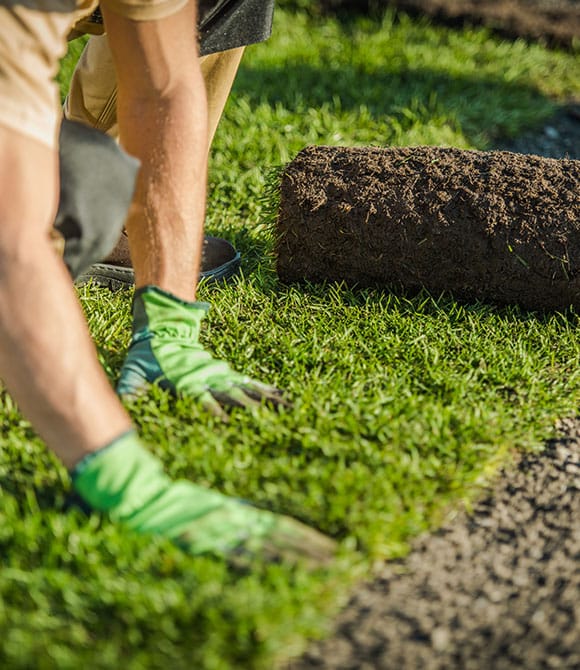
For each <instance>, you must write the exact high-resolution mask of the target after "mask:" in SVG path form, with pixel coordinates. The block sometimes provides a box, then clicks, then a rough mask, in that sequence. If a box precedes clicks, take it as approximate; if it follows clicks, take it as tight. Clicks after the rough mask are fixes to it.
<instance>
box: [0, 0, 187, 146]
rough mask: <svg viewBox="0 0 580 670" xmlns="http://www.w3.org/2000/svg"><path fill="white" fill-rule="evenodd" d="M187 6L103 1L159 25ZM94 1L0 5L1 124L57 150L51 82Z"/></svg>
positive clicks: (176, 0)
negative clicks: (68, 42) (72, 34)
mask: <svg viewBox="0 0 580 670" xmlns="http://www.w3.org/2000/svg"><path fill="white" fill-rule="evenodd" d="M186 3H187V0H105V2H104V3H103V2H102V3H101V4H105V5H106V6H110V7H111V8H112V9H113V10H114V11H116V12H117V13H118V14H121V15H122V16H126V17H127V18H130V19H134V20H153V19H159V18H163V17H166V16H170V15H171V14H173V13H175V12H177V11H179V10H180V9H181V8H182V7H184V6H185V4H186ZM96 5H97V2H96V0H0V124H1V125H3V126H5V127H7V128H10V129H11V130H15V131H17V132H19V133H22V134H24V135H26V136H28V137H31V138H33V139H35V140H37V141H38V142H41V143H43V144H45V145H47V146H49V147H56V145H57V142H58V128H59V124H60V118H61V116H62V111H61V108H60V103H59V96H58V89H57V86H56V83H55V81H54V78H55V76H56V74H57V71H58V66H59V59H60V58H62V56H63V55H64V54H65V53H66V38H67V35H68V34H69V32H70V30H71V27H72V26H73V25H74V24H75V23H76V22H77V21H78V20H79V19H80V18H81V17H82V16H84V15H86V14H89V13H91V12H92V11H93V10H94V8H95V7H96Z"/></svg>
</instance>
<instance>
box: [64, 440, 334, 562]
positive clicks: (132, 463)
mask: <svg viewBox="0 0 580 670" xmlns="http://www.w3.org/2000/svg"><path fill="white" fill-rule="evenodd" d="M71 476H72V481H73V486H74V488H75V490H76V491H77V493H78V494H79V495H80V496H81V498H82V499H83V500H84V501H85V502H86V503H88V504H89V506H90V507H91V508H92V509H93V510H96V511H100V512H106V513H107V514H108V515H109V517H110V518H111V519H112V520H113V521H117V522H120V523H123V524H125V525H126V526H127V527H128V528H130V529H131V530H133V531H136V532H139V533H150V534H153V535H160V536H162V537H166V538H168V539H170V540H172V541H173V542H175V543H176V544H177V545H179V546H181V547H182V548H183V549H184V550H185V551H187V552H188V553H190V554H192V555H203V554H213V555H214V556H220V557H226V558H227V559H228V560H229V561H230V562H231V563H233V564H236V565H240V566H241V565H243V564H245V563H246V562H247V560H248V559H250V558H253V557H261V558H263V559H265V560H271V561H285V562H289V563H298V562H302V563H304V564H305V565H309V566H310V567H319V566H322V565H324V564H326V563H328V562H329V561H330V560H331V558H332V556H333V554H334V553H335V549H336V545H335V543H334V542H333V541H332V540H330V539H329V538H327V537H326V536H324V535H322V534H321V533H319V532H318V531H316V530H313V529H312V528H309V527H308V526H305V525H304V524H302V523H300V522H298V521H295V520H294V519H291V518H290V517H287V516H280V515H277V514H273V513H272V512H268V511H266V510H259V509H257V508H256V507H253V506H252V505H249V504H247V503H244V502H241V501H238V500H235V499H233V498H229V497H227V496H224V495H222V494H221V493H218V492H217V491H212V490H209V489H205V488H203V487H201V486H196V485H195V484H192V483H191V482H188V481H175V482H174V481H172V480H171V479H169V477H168V476H167V475H166V474H165V473H164V472H163V469H162V465H161V463H160V462H159V461H158V460H157V459H156V458H155V457H154V456H153V455H152V454H150V453H149V452H148V451H147V450H146V449H144V447H143V446H142V444H141V442H140V440H139V438H138V437H137V435H136V433H135V432H134V431H131V432H128V433H125V434H124V435H122V436H121V437H119V438H118V439H116V440H114V441H113V442H112V443H111V444H110V445H108V446H107V447H105V448H104V449H101V450H100V451H97V452H95V453H94V454H90V455H89V456H87V457H86V458H84V459H83V460H82V461H81V462H80V463H79V464H78V465H77V466H76V468H75V469H74V470H73V472H72V473H71Z"/></svg>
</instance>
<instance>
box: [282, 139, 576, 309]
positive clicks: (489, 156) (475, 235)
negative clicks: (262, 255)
mask: <svg viewBox="0 0 580 670" xmlns="http://www.w3.org/2000/svg"><path fill="white" fill-rule="evenodd" d="M277 233H278V234H277V248H276V251H277V270H278V274H279V276H280V278H281V280H283V281H286V282H294V281H300V280H309V281H313V282H319V281H322V280H329V281H345V282H347V283H348V284H357V285H359V286H376V285H379V286H385V287H389V286H393V285H395V286H396V285H402V286H403V287H407V288H412V289H415V288H421V287H424V288H426V289H427V290H429V291H430V292H431V293H436V294H437V293H439V292H441V291H450V292H452V293H454V294H455V295H456V296H457V297H459V298H462V299H466V300H483V301H491V302H495V303H500V304H507V303H515V304H519V305H521V306H523V307H524V308H526V309H532V310H535V309H539V310H546V309H548V310H562V309H565V308H567V307H568V306H570V305H573V306H575V307H580V161H574V160H555V159H549V158H540V157H538V156H529V155H522V154H514V153H509V152H505V151H496V152H494V151H491V152H484V151H464V150H460V149H443V148H436V147H412V148H390V149H385V148H375V147H367V148H344V147H308V148H306V149H304V150H303V151H302V152H300V153H299V154H298V156H297V157H296V158H295V159H294V160H293V161H292V162H291V163H289V164H288V165H287V166H286V168H285V169H284V172H283V176H282V180H281V193H280V209H279V213H278V222H277Z"/></svg>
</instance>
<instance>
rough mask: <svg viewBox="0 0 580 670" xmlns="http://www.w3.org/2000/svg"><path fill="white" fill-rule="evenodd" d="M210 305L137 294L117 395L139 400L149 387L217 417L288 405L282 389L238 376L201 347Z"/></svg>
mask: <svg viewBox="0 0 580 670" xmlns="http://www.w3.org/2000/svg"><path fill="white" fill-rule="evenodd" d="M207 310H208V304H207V303H200V302H185V301H183V300H179V299H178V298H176V297H175V296H173V295H171V294H170V293H167V292H166V291H163V290H161V289H159V288H157V287H156V286H146V287H144V288H141V289H138V290H137V291H136V292H135V297H134V299H133V337H132V339H131V344H130V347H129V353H128V355H127V358H126V359H125V363H124V364H123V368H122V370H121V377H120V379H119V383H118V385H117V392H118V393H119V395H121V396H135V395H138V394H139V393H141V392H142V391H143V390H144V389H145V388H146V387H147V385H148V384H159V386H161V387H162V388H165V389H168V390H170V391H171V392H172V393H175V394H184V395H189V396H192V397H196V398H198V399H199V400H200V401H201V402H202V403H203V405H204V406H205V407H206V408H207V409H209V410H210V411H212V412H213V413H214V414H217V415H219V416H223V412H222V409H221V406H222V405H224V406H230V407H240V406H241V407H248V406H251V405H256V404H259V403H260V401H262V400H265V401H267V402H269V403H272V404H274V405H287V404H288V403H287V402H286V401H285V400H284V399H283V397H282V393H281V391H280V390H279V389H277V388H275V387H273V386H268V385H266V384H262V383H260V382H258V381H256V380H254V379H251V378H250V377H247V376H245V375H242V374H239V373H238V372H235V371H234V370H232V369H231V368H230V366H229V365H228V364H227V363H226V362H225V361H219V360H216V359H215V358H213V357H212V356H211V354H209V353H208V352H207V351H205V350H204V349H203V347H202V346H201V344H199V331H200V328H201V321H202V319H203V318H204V316H205V315H206V312H207Z"/></svg>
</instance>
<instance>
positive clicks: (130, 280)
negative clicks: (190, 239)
mask: <svg viewBox="0 0 580 670" xmlns="http://www.w3.org/2000/svg"><path fill="white" fill-rule="evenodd" d="M240 263H241V256H240V253H239V252H238V251H236V252H235V256H234V257H233V258H232V259H230V260H229V261H227V262H226V263H223V264H222V265H218V266H217V267H215V268H211V269H209V270H205V271H202V272H200V273H199V281H200V282H202V281H203V282H204V283H221V282H227V281H230V280H231V279H233V278H234V277H235V276H236V275H237V274H239V271H240ZM89 282H92V283H93V284H95V285H96V286H103V287H105V288H108V289H110V290H111V291H123V290H125V291H128V290H130V289H132V288H133V286H134V285H135V273H134V272H133V268H131V267H123V266H122V265H111V264H110V263H95V264H94V265H91V267H90V268H89V269H88V270H87V271H86V272H83V273H82V274H81V275H79V277H78V278H77V279H76V281H75V285H76V286H84V285H85V284H88V283H89Z"/></svg>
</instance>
